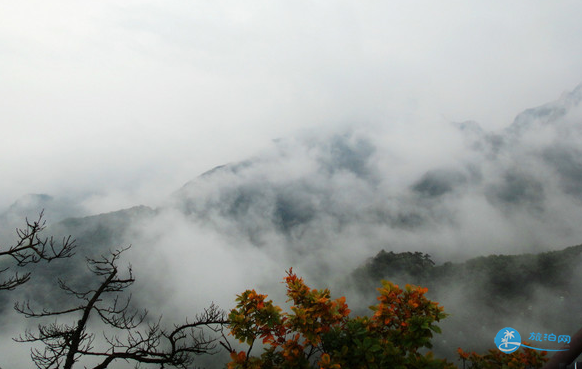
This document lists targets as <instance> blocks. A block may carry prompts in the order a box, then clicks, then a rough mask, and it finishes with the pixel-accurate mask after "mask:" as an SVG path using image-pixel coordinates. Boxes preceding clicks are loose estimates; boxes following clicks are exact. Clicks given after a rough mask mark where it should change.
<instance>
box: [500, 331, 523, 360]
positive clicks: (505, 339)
mask: <svg viewBox="0 0 582 369" xmlns="http://www.w3.org/2000/svg"><path fill="white" fill-rule="evenodd" d="M495 346H497V348H498V349H499V350H501V351H502V352H505V353H506V354H511V353H512V352H513V351H515V350H517V349H518V348H519V346H521V336H520V335H519V333H518V332H517V330H515V329H513V328H511V327H506V328H503V329H502V330H500V331H499V332H498V333H497V336H495Z"/></svg>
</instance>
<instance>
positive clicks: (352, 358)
mask: <svg viewBox="0 0 582 369" xmlns="http://www.w3.org/2000/svg"><path fill="white" fill-rule="evenodd" d="M284 283H285V284H286V286H287V296H288V297H289V300H288V302H291V303H292V306H291V308H290V309H291V311H290V312H283V311H282V309H281V308H280V307H278V306H276V305H274V304H273V302H272V300H268V299H267V296H266V295H263V294H259V293H257V292H256V291H255V290H247V291H245V292H243V293H242V294H241V295H239V296H238V297H237V299H236V301H237V306H236V308H235V309H232V310H231V312H230V314H229V320H230V324H229V327H230V330H231V334H232V335H233V336H234V337H235V338H236V339H237V340H238V341H239V342H240V343H243V344H246V345H247V346H248V348H247V349H246V350H242V351H237V350H235V349H233V347H232V346H230V345H227V344H224V346H225V347H227V349H228V350H229V351H230V353H231V354H230V355H231V362H230V363H229V364H228V367H229V368H230V369H247V368H281V369H283V368H329V369H340V368H418V369H420V368H423V369H425V368H434V369H437V368H439V369H440V368H443V369H444V368H454V366H453V365H452V364H451V363H449V362H447V361H446V360H441V359H436V358H434V357H433V355H432V353H431V352H424V350H422V349H423V348H430V347H431V343H430V341H431V338H432V336H433V333H440V329H439V328H438V326H437V325H436V323H437V322H439V321H440V320H441V319H443V318H444V317H445V316H446V315H445V314H444V312H443V308H442V307H441V306H439V305H438V303H436V302H432V301H430V300H428V299H427V298H426V297H425V296H424V295H425V293H426V292H427V290H426V289H424V288H420V287H416V286H411V285H407V286H406V287H405V289H404V290H403V289H400V288H399V287H398V286H397V285H394V284H392V283H390V282H387V281H383V282H382V287H381V288H379V289H378V291H379V293H380V295H379V296H378V300H379V303H378V304H377V305H376V306H373V307H372V308H371V309H372V311H373V314H372V316H370V317H367V316H364V317H354V318H351V317H350V316H349V313H350V310H349V308H348V305H347V304H346V301H345V298H344V297H341V298H338V299H331V295H330V291H329V290H328V289H324V290H316V289H311V288H309V287H308V286H307V285H306V284H305V282H304V281H303V279H302V278H299V277H297V275H296V274H294V273H293V272H292V270H289V271H288V273H287V276H286V277H285V278H284ZM257 345H261V346H263V352H262V354H261V355H260V356H253V355H252V350H253V349H254V348H255V347H256V346H257Z"/></svg>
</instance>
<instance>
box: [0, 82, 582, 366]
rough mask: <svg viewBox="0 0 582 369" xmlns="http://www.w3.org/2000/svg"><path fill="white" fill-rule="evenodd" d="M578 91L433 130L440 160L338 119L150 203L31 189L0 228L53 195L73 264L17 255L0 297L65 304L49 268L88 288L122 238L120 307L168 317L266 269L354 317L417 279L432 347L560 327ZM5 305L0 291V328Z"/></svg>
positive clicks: (57, 225) (575, 178) (570, 289)
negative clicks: (90, 203) (81, 204)
mask: <svg viewBox="0 0 582 369" xmlns="http://www.w3.org/2000/svg"><path fill="white" fill-rule="evenodd" d="M581 91H582V87H578V88H577V89H575V90H574V91H572V92H571V93H568V94H565V95H564V96H563V97H562V98H560V99H559V100H557V101H555V102H552V103H549V104H546V105H543V106H541V107H537V108H533V109H529V110H527V111H525V112H523V113H522V114H520V115H518V116H517V118H516V119H515V120H514V122H513V124H511V125H510V126H508V127H507V128H506V129H504V130H500V131H495V132H488V131H486V130H484V129H482V128H481V127H480V126H479V124H477V123H475V122H461V123H455V124H453V125H451V126H448V127H446V128H443V130H447V132H446V135H449V134H450V135H451V136H450V137H451V144H450V147H449V148H447V150H449V151H447V153H446V154H447V155H446V158H444V154H443V156H441V157H435V158H426V157H424V156H423V157H420V156H418V155H417V156H415V152H414V151H415V149H414V148H410V149H409V148H406V147H402V146H399V144H400V145H402V144H401V143H399V142H398V141H399V140H400V139H398V138H393V139H392V140H390V139H386V138H385V137H382V138H379V137H376V136H374V134H371V133H369V132H366V131H365V130H364V129H359V128H350V129H347V130H344V131H341V132H331V133H330V132H323V133H322V132H315V133H303V134H298V135H297V136H296V137H293V138H286V139H280V140H277V141H276V142H274V143H273V146H272V149H271V150H267V151H265V152H261V153H259V154H257V155H256V156H255V157H251V158H248V159H247V160H243V161H240V162H236V163H230V164H226V165H223V166H220V167H217V168H215V169H213V170H211V171H209V172H207V173H204V174H203V175H200V176H198V177H197V178H195V179H193V180H192V181H190V182H188V183H186V184H185V185H184V186H183V187H182V188H180V189H178V190H177V191H176V192H174V193H173V194H172V195H171V196H169V197H168V200H167V202H166V203H165V204H164V205H163V206H160V207H158V208H155V209H153V208H150V207H148V206H144V205H140V206H136V207H133V208H129V209H123V210H119V211H116V212H111V213H106V214H99V215H90V216H84V217H78V216H77V215H79V214H83V212H84V210H79V208H78V207H75V206H72V204H69V205H70V206H69V205H67V206H65V204H63V203H61V202H59V201H60V200H58V199H57V200H55V201H53V200H50V199H48V198H47V197H45V196H42V195H40V196H29V197H27V199H26V201H22V202H21V203H20V204H19V206H15V207H12V208H10V209H8V210H7V211H6V212H5V213H3V214H1V215H0V219H1V220H3V221H5V222H3V224H8V223H9V222H8V220H10V219H15V218H17V214H21V213H22V212H23V211H25V210H26V213H27V214H34V213H35V212H36V213H38V211H39V210H40V209H39V206H40V204H45V205H46V204H47V203H49V204H50V203H52V204H58V205H55V206H57V207H60V208H62V209H64V210H63V211H62V212H60V211H58V209H57V210H52V213H51V214H58V215H59V216H61V217H60V218H55V219H50V220H51V221H52V222H51V223H50V224H48V227H47V228H48V229H47V230H46V231H48V232H49V234H52V235H54V239H55V240H61V239H62V237H66V235H69V234H72V235H74V237H75V238H76V239H77V242H76V244H79V245H83V247H82V248H77V249H75V255H76V256H75V259H74V260H76V261H71V262H69V261H67V262H66V264H65V263H63V262H62V260H61V261H59V260H54V261H52V262H51V263H50V264H46V265H48V266H49V267H48V268H45V267H40V266H43V265H45V264H43V263H40V264H38V266H39V267H38V268H37V267H35V266H34V265H28V266H27V268H34V270H33V269H30V270H31V271H32V274H31V278H32V279H31V280H30V281H29V282H27V284H25V285H24V286H25V288H17V289H16V290H15V291H12V292H10V293H11V294H12V293H14V295H13V296H15V297H18V298H19V299H20V300H21V301H25V300H30V303H31V307H40V308H41V309H42V308H47V309H50V311H62V310H63V309H65V310H66V308H67V307H66V306H64V305H63V304H61V303H60V302H58V301H51V298H50V294H51V293H52V292H54V291H56V290H57V289H58V288H57V284H55V283H54V280H55V279H56V278H57V277H63V276H66V278H67V282H69V281H71V282H74V283H75V286H79V287H83V286H90V285H91V281H93V279H92V278H93V276H92V274H91V273H90V272H88V271H87V269H86V267H85V264H84V263H83V262H82V261H79V260H82V258H83V257H88V258H89V259H92V260H96V258H97V259H98V258H99V257H100V255H107V253H108V250H109V249H110V248H111V247H117V246H119V245H129V244H133V245H134V247H132V249H131V250H128V254H129V255H128V258H129V259H131V260H132V262H133V264H134V271H135V272H136V274H139V279H138V280H136V283H135V284H134V285H133V286H132V288H134V289H135V293H134V294H133V298H132V301H134V302H135V303H136V304H137V305H138V306H146V305H144V304H143V303H144V302H148V304H151V306H152V311H153V310H156V311H157V310H158V309H159V311H160V312H161V313H163V314H164V316H168V315H169V316H170V317H171V318H177V319H171V320H172V321H182V318H183V317H184V316H192V315H191V314H192V312H196V311H203V309H204V308H205V307H208V306H209V302H210V301H213V300H216V301H218V302H219V304H218V306H221V307H222V306H225V307H228V306H230V305H229V304H230V303H231V302H232V297H233V296H235V295H236V294H238V293H240V291H244V290H246V289H248V288H257V289H261V290H264V291H265V292H268V293H269V295H270V296H274V298H281V297H282V296H281V295H280V293H279V292H277V289H278V286H279V281H275V280H274V278H273V275H275V274H276V273H280V272H281V271H282V270H286V269H288V268H289V267H291V266H293V267H294V270H296V271H298V273H301V275H304V276H306V278H309V280H310V281H315V282H316V283H317V285H322V286H329V287H330V288H331V289H332V290H333V291H337V293H339V294H341V295H345V296H346V297H347V298H348V299H349V300H351V301H354V302H353V303H352V304H351V305H350V308H352V310H354V311H357V312H358V313H359V312H360V311H363V310H365V309H366V308H367V306H369V305H371V304H373V303H374V298H375V290H374V289H375V287H376V286H377V284H378V281H379V280H381V279H390V280H392V281H395V282H396V283H399V284H401V285H403V284H406V283H414V284H418V285H421V286H424V287H428V288H429V292H428V293H427V296H429V297H430V298H431V299H433V300H435V301H438V302H439V303H441V304H442V305H443V306H445V309H446V311H447V312H449V313H450V314H451V316H450V317H449V318H447V319H445V320H444V321H443V323H442V328H443V332H444V334H443V335H442V336H439V337H438V338H435V342H434V344H435V351H436V352H437V353H439V354H441V353H445V354H444V355H443V356H447V355H450V353H451V352H453V354H452V355H453V356H454V355H456V354H455V353H454V352H455V351H454V349H455V348H456V347H458V346H462V347H463V348H466V349H468V350H476V351H478V352H483V350H484V349H486V348H487V347H489V345H490V342H491V338H492V337H493V336H492V334H493V335H494V333H495V330H496V329H498V326H499V325H503V326H506V325H509V324H511V325H512V326H515V327H516V328H518V329H520V330H521V329H523V330H524V331H528V330H536V331H542V330H545V331H548V332H551V331H558V330H561V332H562V333H564V334H568V333H572V331H573V330H575V329H577V327H576V328H573V326H574V325H577V324H578V322H579V316H578V315H577V313H575V311H577V310H576V309H575V306H576V304H578V303H579V301H580V294H579V291H580V287H581V286H580V282H578V281H580V280H582V278H581V277H582V276H581V275H580V271H579V268H578V267H577V265H578V263H579V261H580V256H579V250H580V248H579V246H576V247H571V248H569V249H565V250H564V248H565V247H567V246H571V245H577V244H579V243H580V240H581V239H582V231H581V229H580V227H579V224H578V223H579V219H582V210H581V209H582V207H581V206H580V205H581V200H580V196H579V195H580V193H582V192H581V191H580V188H582V151H581V150H580V149H579V147H578V146H579V142H582V141H581V140H582V131H581V130H580V125H579V117H580V116H582V107H581V106H580V102H581V100H582V96H581V95H582V93H581ZM443 135H445V134H443ZM383 140H384V141H383ZM407 150H408V151H407ZM451 153H453V154H455V155H449V154H451ZM429 159H430V160H429ZM49 210H50V209H49ZM47 214H48V210H47ZM21 219H22V218H21ZM2 234H6V232H5V230H3V232H2ZM14 244H15V243H14V242H12V241H11V240H8V241H7V242H0V245H2V246H4V245H14ZM47 250H48V249H47ZM382 250H384V251H382ZM57 252H58V249H57ZM369 258H371V259H370V260H368V259H369ZM71 260H73V259H71ZM209 260H212V261H216V262H208V261H209ZM4 262H6V261H4ZM6 266H8V265H6ZM6 266H1V267H0V269H4V268H5V267H6ZM11 268H13V266H11ZM26 270H28V269H26ZM12 271H14V269H11V270H9V271H7V272H5V273H8V272H12ZM23 273H27V271H23ZM216 273H218V274H220V278H216V279H214V278H207V277H206V276H208V275H214V274H216ZM23 275H24V274H23ZM51 278H52V279H51ZM205 278H206V279H205ZM201 280H204V283H197V282H196V281H201ZM225 280H226V281H231V283H224V281H225ZM79 291H82V288H81V289H79ZM278 293H279V295H278ZM10 300H12V298H6V297H2V296H0V311H2V313H3V314H2V316H1V317H0V324H7V323H6V322H7V320H8V319H9V318H7V317H8V315H7V314H8V313H7V312H8V311H9V310H11V306H10V305H11V303H10ZM169 301H171V302H172V304H175V306H174V305H173V306H169V305H170V304H169V303H168V302H169ZM189 305H190V306H191V309H189V311H185V310H186V309H185V308H184V307H185V306H189ZM148 306H149V305H148ZM167 312H169V313H167ZM500 312H501V313H500ZM566 312H569V313H566ZM573 312H574V313H573ZM476 316H478V317H479V319H476V318H475V317H476ZM3 319H4V320H3ZM504 322H509V323H508V324H504ZM11 329H12V328H11ZM461 343H462V345H461ZM468 346H472V347H468ZM0 356H2V355H0ZM447 357H448V356H447ZM0 365H2V364H1V363H0Z"/></svg>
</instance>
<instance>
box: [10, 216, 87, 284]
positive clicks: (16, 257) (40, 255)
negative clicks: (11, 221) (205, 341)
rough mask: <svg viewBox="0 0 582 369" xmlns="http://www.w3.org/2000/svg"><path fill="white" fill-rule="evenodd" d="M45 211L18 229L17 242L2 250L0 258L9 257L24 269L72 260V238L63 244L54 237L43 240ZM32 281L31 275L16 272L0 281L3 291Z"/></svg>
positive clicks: (65, 239)
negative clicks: (67, 259) (38, 264)
mask: <svg viewBox="0 0 582 369" xmlns="http://www.w3.org/2000/svg"><path fill="white" fill-rule="evenodd" d="M43 216H44V210H43V211H41V212H40V214H39V216H38V220H36V221H32V222H31V221H29V220H28V218H26V227H25V228H17V229H16V236H17V241H16V244H15V245H13V246H10V247H8V249H7V250H2V249H0V258H1V257H3V256H7V257H10V258H12V260H13V261H14V263H15V264H16V266H17V267H24V266H26V265H28V264H36V263H39V262H41V261H46V262H49V263H50V262H51V261H52V260H55V259H64V258H70V257H71V256H73V255H74V252H73V250H74V249H75V247H76V245H75V240H72V239H71V236H68V237H65V238H63V240H62V242H60V243H58V244H57V243H56V242H55V240H54V239H53V237H50V238H48V237H45V238H41V236H40V234H41V233H42V231H43V230H44V229H45V228H46V221H45V220H43ZM8 269H9V268H4V269H2V270H0V274H2V273H3V272H6V271H8ZM29 280H30V273H29V272H27V273H25V274H21V275H19V274H18V272H15V273H14V274H13V275H11V276H9V277H7V278H6V279H5V280H4V281H0V291H1V290H13V289H15V288H16V287H18V286H20V285H23V284H24V283H26V282H28V281H29Z"/></svg>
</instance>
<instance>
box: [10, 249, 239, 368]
mask: <svg viewBox="0 0 582 369" xmlns="http://www.w3.org/2000/svg"><path fill="white" fill-rule="evenodd" d="M127 249H128V248H124V249H120V250H116V251H114V252H111V254H110V255H108V256H101V257H99V258H96V259H87V265H88V267H89V269H90V271H91V272H92V273H93V274H94V275H95V277H96V279H98V280H99V282H98V283H99V284H98V286H97V287H96V288H92V289H88V290H85V291H78V290H76V289H75V288H73V287H71V286H69V285H67V284H66V283H65V282H63V281H62V280H60V281H59V287H60V288H61V289H62V290H63V291H65V292H66V293H67V294H68V295H70V296H71V297H72V298H74V299H76V300H80V301H81V304H80V305H78V306H76V307H72V308H69V309H62V310H59V311H49V310H45V309H43V310H42V311H40V312H36V311H34V310H33V309H32V308H31V307H30V304H29V303H28V302H26V303H20V304H16V305H15V309H16V311H18V312H20V313H22V314H24V315H25V316H26V317H27V318H43V317H49V316H69V315H75V314H77V316H78V317H77V318H76V319H74V321H75V323H74V324H72V325H68V324H59V323H57V322H54V323H51V324H48V325H39V327H38V332H35V333H32V332H30V331H27V332H26V333H25V334H24V336H20V337H18V338H15V340H16V341H18V342H41V343H43V344H44V349H43V350H38V349H34V350H32V354H31V357H32V359H33V361H34V362H35V364H36V366H37V367H38V368H41V369H53V368H55V369H56V368H64V369H71V368H72V367H73V365H74V364H75V363H76V362H78V361H79V360H81V359H82V358H83V357H92V358H100V359H99V360H100V361H99V363H98V364H97V365H96V366H94V368H95V369H97V368H101V369H102V368H107V367H108V366H109V365H110V364H112V363H114V362H115V361H117V360H124V361H133V362H135V363H136V365H139V364H146V365H147V364H155V365H159V367H160V368H164V367H177V368H187V367H188V366H189V365H190V364H191V363H192V362H193V360H194V358H195V356H196V355H201V354H212V353H214V352H215V349H216V347H217V342H218V339H217V338H216V337H213V336H211V335H210V334H212V333H218V334H220V335H221V336H222V337H224V334H223V332H222V327H223V325H225V324H227V323H228V321H227V319H226V314H225V312H224V311H222V310H220V309H219V308H218V307H216V306H215V305H214V304H212V305H211V306H210V307H209V308H207V309H205V310H204V312H203V313H201V314H199V315H196V316H195V318H194V320H193V321H186V322H185V323H184V324H181V325H175V326H174V327H173V329H171V330H166V329H164V328H163V327H162V325H161V317H160V319H158V320H157V321H156V322H154V323H148V324H145V319H146V316H147V314H148V312H147V310H136V309H132V308H131V295H129V296H128V297H127V298H125V299H121V298H120V297H119V295H118V294H119V293H122V292H125V290H126V289H127V288H128V287H129V286H131V285H132V284H133V282H134V281H135V279H134V277H133V273H132V269H131V266H129V267H128V269H127V272H126V273H125V275H124V276H120V275H119V269H118V266H117V262H118V260H119V257H120V255H121V254H122V253H123V252H124V251H125V250H127ZM79 315H80V317H79ZM91 316H97V317H99V319H100V320H101V322H102V323H104V324H105V325H106V326H108V327H109V328H111V330H109V329H108V333H103V342H101V343H100V344H99V345H98V347H105V349H104V350H95V349H94V347H93V342H94V341H95V339H96V336H95V334H94V333H89V332H88V329H89V328H90V327H89V320H90V319H89V318H90V317H91ZM140 327H142V328H141V329H140ZM111 331H112V332H115V333H111Z"/></svg>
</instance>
